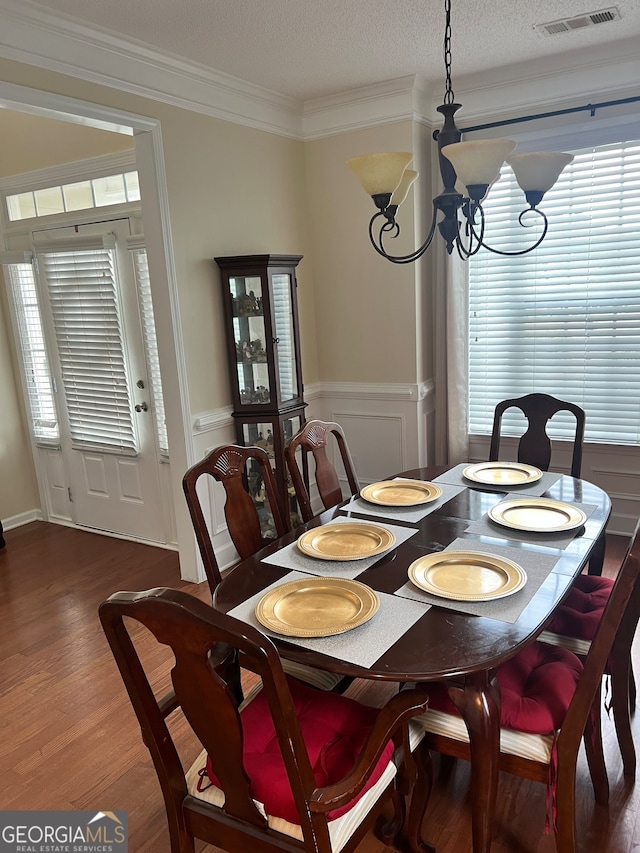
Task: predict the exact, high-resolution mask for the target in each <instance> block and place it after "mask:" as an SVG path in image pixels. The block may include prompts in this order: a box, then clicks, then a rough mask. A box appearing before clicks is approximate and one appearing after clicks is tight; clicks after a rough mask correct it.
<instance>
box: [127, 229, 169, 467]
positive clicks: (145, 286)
mask: <svg viewBox="0 0 640 853" xmlns="http://www.w3.org/2000/svg"><path fill="white" fill-rule="evenodd" d="M128 246H129V250H130V252H131V256H132V259H133V270H134V275H135V279H136V285H137V288H138V304H139V305H140V318H141V320H142V337H143V339H144V349H145V358H146V362H147V371H148V374H149V384H150V386H151V398H152V400H153V406H152V411H153V417H154V424H155V429H156V436H157V439H158V449H159V451H160V454H161V456H163V457H164V458H168V456H169V437H168V435H167V424H166V419H165V412H164V397H163V396H162V379H161V376H160V359H159V358H158V340H157V338H156V325H155V320H154V316H153V302H152V301H151V283H150V280H149V263H148V260H147V250H146V249H145V247H144V246H143V245H142V244H141V242H140V238H135V237H133V238H130V239H129V241H128Z"/></svg>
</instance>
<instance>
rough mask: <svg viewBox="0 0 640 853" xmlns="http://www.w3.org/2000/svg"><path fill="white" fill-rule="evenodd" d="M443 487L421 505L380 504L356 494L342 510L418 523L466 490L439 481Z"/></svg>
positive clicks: (401, 478) (347, 512) (462, 487)
mask: <svg viewBox="0 0 640 853" xmlns="http://www.w3.org/2000/svg"><path fill="white" fill-rule="evenodd" d="M395 479H396V480H403V479H406V478H405V477H396V478H395ZM438 485H439V486H440V488H441V489H442V495H441V496H440V497H439V498H437V499H436V500H435V501H429V503H426V504H420V505H419V506H408V507H407V506H378V505H377V504H372V503H369V502H368V501H365V500H363V499H362V498H361V497H359V496H358V495H354V496H353V497H352V498H351V500H350V501H349V503H347V504H345V505H344V506H343V507H341V508H340V512H344V513H346V514H349V513H351V512H357V513H358V514H359V515H371V516H377V517H379V518H393V519H396V520H397V521H407V522H409V523H410V524H416V523H417V522H419V521H422V519H423V518H425V517H426V516H427V515H429V513H432V512H434V510H436V509H439V508H440V507H441V506H442V504H445V503H446V502H447V501H450V500H451V498H454V497H455V496H456V495H458V494H460V492H462V491H464V488H465V487H464V486H461V485H460V486H454V485H450V484H448V483H438Z"/></svg>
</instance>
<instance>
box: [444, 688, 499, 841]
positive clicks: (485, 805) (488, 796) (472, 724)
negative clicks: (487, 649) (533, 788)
mask: <svg viewBox="0 0 640 853" xmlns="http://www.w3.org/2000/svg"><path fill="white" fill-rule="evenodd" d="M449 696H450V697H451V701H452V702H453V703H454V705H455V706H456V708H457V709H458V711H460V714H461V715H462V718H463V720H464V722H465V725H466V727H467V731H468V733H469V746H470V752H471V821H472V831H473V853H489V850H490V849H491V836H492V830H493V816H494V812H495V807H496V796H497V790H498V772H499V754H500V688H499V687H498V684H497V682H496V681H495V679H494V680H493V681H490V680H489V676H488V673H486V672H484V673H482V672H479V673H474V674H473V675H470V676H467V680H466V683H465V686H464V688H459V687H451V688H449Z"/></svg>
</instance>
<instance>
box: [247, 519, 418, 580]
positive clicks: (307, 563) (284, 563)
mask: <svg viewBox="0 0 640 853" xmlns="http://www.w3.org/2000/svg"><path fill="white" fill-rule="evenodd" d="M347 521H348V522H351V523H352V524H357V523H358V522H357V521H355V520H354V519H353V518H346V517H344V516H339V517H338V518H334V519H333V521H331V522H330V523H331V524H334V523H338V524H339V523H340V522H347ZM360 523H361V524H366V522H365V521H361V522H360ZM381 526H382V525H381ZM383 526H384V527H386V529H387V530H390V531H391V532H392V533H393V534H395V537H396V542H395V545H393V546H392V547H391V548H389V549H388V550H387V551H385V552H384V553H383V554H375V555H374V556H372V557H366V558H365V559H364V560H320V559H317V558H315V557H309V556H307V554H303V553H302V551H301V550H300V549H299V548H298V545H297V543H296V542H292V543H291V544H290V545H285V546H284V548H281V549H280V550H279V551H275V553H273V554H269V556H268V557H263V559H262V560H261V562H262V563H269V564H271V565H273V566H281V567H282V568H284V569H292V570H294V571H299V572H304V573H305V574H308V575H320V576H322V577H336V578H349V579H351V580H353V578H355V577H357V576H358V575H359V574H362V572H364V571H365V569H368V568H370V567H371V566H373V564H374V563H377V562H378V560H381V559H382V558H383V557H384V555H385V554H388V553H389V551H393V549H394V548H397V547H398V545H401V544H402V543H403V542H406V541H407V539H410V538H411V537H412V536H415V534H416V533H417V532H418V530H417V528H415V527H399V526H398V525H397V524H385V525H383Z"/></svg>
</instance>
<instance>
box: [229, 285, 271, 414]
mask: <svg viewBox="0 0 640 853" xmlns="http://www.w3.org/2000/svg"><path fill="white" fill-rule="evenodd" d="M229 289H230V291H231V303H232V311H233V337H234V341H235V351H236V370H237V372H238V391H239V394H240V402H241V403H242V404H256V403H257V404H265V405H267V404H269V403H271V402H272V400H271V388H270V383H269V367H268V357H267V350H266V345H267V344H266V329H265V322H264V303H263V299H264V297H263V293H262V280H261V278H260V277H259V276H231V277H230V278H229Z"/></svg>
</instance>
